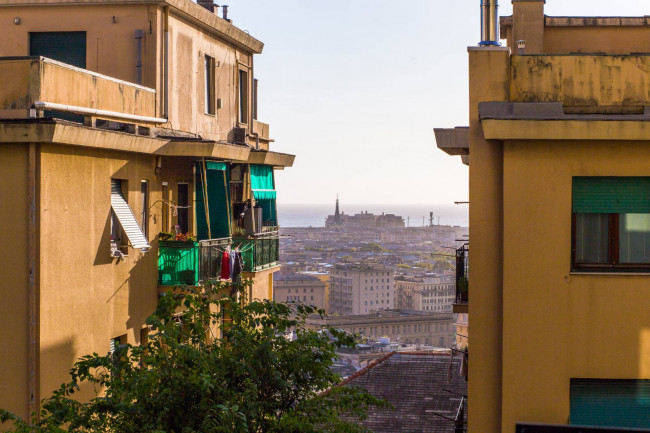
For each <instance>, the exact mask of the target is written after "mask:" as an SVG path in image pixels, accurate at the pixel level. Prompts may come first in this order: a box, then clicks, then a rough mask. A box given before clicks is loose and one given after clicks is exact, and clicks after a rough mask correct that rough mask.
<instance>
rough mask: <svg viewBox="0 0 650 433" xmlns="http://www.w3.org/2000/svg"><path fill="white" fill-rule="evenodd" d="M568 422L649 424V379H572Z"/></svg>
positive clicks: (619, 425) (640, 425)
mask: <svg viewBox="0 0 650 433" xmlns="http://www.w3.org/2000/svg"><path fill="white" fill-rule="evenodd" d="M571 424H573V425H584V426H602V427H632V428H650V380H605V379H571Z"/></svg>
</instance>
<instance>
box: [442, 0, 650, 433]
mask: <svg viewBox="0 0 650 433" xmlns="http://www.w3.org/2000/svg"><path fill="white" fill-rule="evenodd" d="M549 1H554V0H549ZM483 4H484V10H483V12H484V14H483V18H484V19H483V23H484V27H483V38H482V39H483V40H482V43H481V44H480V45H479V46H476V47H470V48H469V49H468V53H469V94H470V110H469V128H467V127H464V128H463V127H459V128H454V129H446V130H436V139H437V145H438V147H439V148H440V149H442V150H443V151H445V152H447V153H448V154H450V155H462V156H463V160H464V162H466V163H468V164H469V188H470V191H469V196H470V242H471V247H472V248H471V272H470V273H469V294H470V295H471V296H469V311H468V313H469V315H468V319H469V322H470V325H471V326H469V329H468V330H469V359H470V362H469V391H468V392H469V400H468V403H469V430H468V431H469V432H470V433H478V432H481V433H496V432H503V433H506V432H507V433H513V432H515V429H516V428H517V427H516V425H517V424H518V423H519V424H520V425H519V430H517V431H524V428H525V431H527V432H532V433H534V432H538V431H546V432H550V431H569V430H568V429H569V428H570V426H571V425H589V426H601V427H610V428H611V430H609V431H620V430H616V429H620V428H621V427H636V428H646V429H647V428H650V403H649V402H650V242H649V241H650V91H649V89H650V87H649V86H650V54H648V53H650V20H649V19H648V17H647V16H646V17H549V16H545V15H544V1H543V0H514V1H513V2H512V4H513V15H512V16H510V17H503V18H501V21H500V29H501V34H502V35H503V36H504V37H505V39H506V41H507V46H500V45H499V44H498V41H499V37H498V28H497V17H496V1H495V0H490V1H485V2H483ZM530 423H541V424H548V425H557V426H558V427H552V428H553V429H550V427H549V429H546V430H541V427H539V426H538V427H533V426H530V425H528V426H526V425H525V424H530ZM560 426H561V427H560ZM562 429H565V430H562Z"/></svg>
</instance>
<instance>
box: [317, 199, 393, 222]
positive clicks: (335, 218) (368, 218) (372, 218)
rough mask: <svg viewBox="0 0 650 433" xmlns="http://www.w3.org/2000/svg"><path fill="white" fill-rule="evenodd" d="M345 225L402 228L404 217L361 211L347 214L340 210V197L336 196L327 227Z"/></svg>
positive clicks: (327, 220)
mask: <svg viewBox="0 0 650 433" xmlns="http://www.w3.org/2000/svg"><path fill="white" fill-rule="evenodd" d="M336 226H345V227H348V228H359V229H371V228H402V227H404V218H402V217H401V216H398V215H395V214H383V213H382V214H381V215H374V214H371V213H368V211H366V212H361V213H359V214H356V215H345V213H342V212H340V210H339V199H338V197H337V198H336V208H335V210H334V215H329V216H328V217H327V219H326V220H325V227H336Z"/></svg>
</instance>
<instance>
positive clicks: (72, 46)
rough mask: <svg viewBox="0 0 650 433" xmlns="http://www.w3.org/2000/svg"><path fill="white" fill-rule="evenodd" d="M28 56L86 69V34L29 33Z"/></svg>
mask: <svg viewBox="0 0 650 433" xmlns="http://www.w3.org/2000/svg"><path fill="white" fill-rule="evenodd" d="M29 55H30V56H43V57H48V58H50V59H53V60H58V61H59V62H63V63H67V64H69V65H73V66H77V67H79V68H83V69H86V32H31V33H30V34H29Z"/></svg>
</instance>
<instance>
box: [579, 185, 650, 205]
mask: <svg viewBox="0 0 650 433" xmlns="http://www.w3.org/2000/svg"><path fill="white" fill-rule="evenodd" d="M573 212H574V213H650V177H574V178H573Z"/></svg>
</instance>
